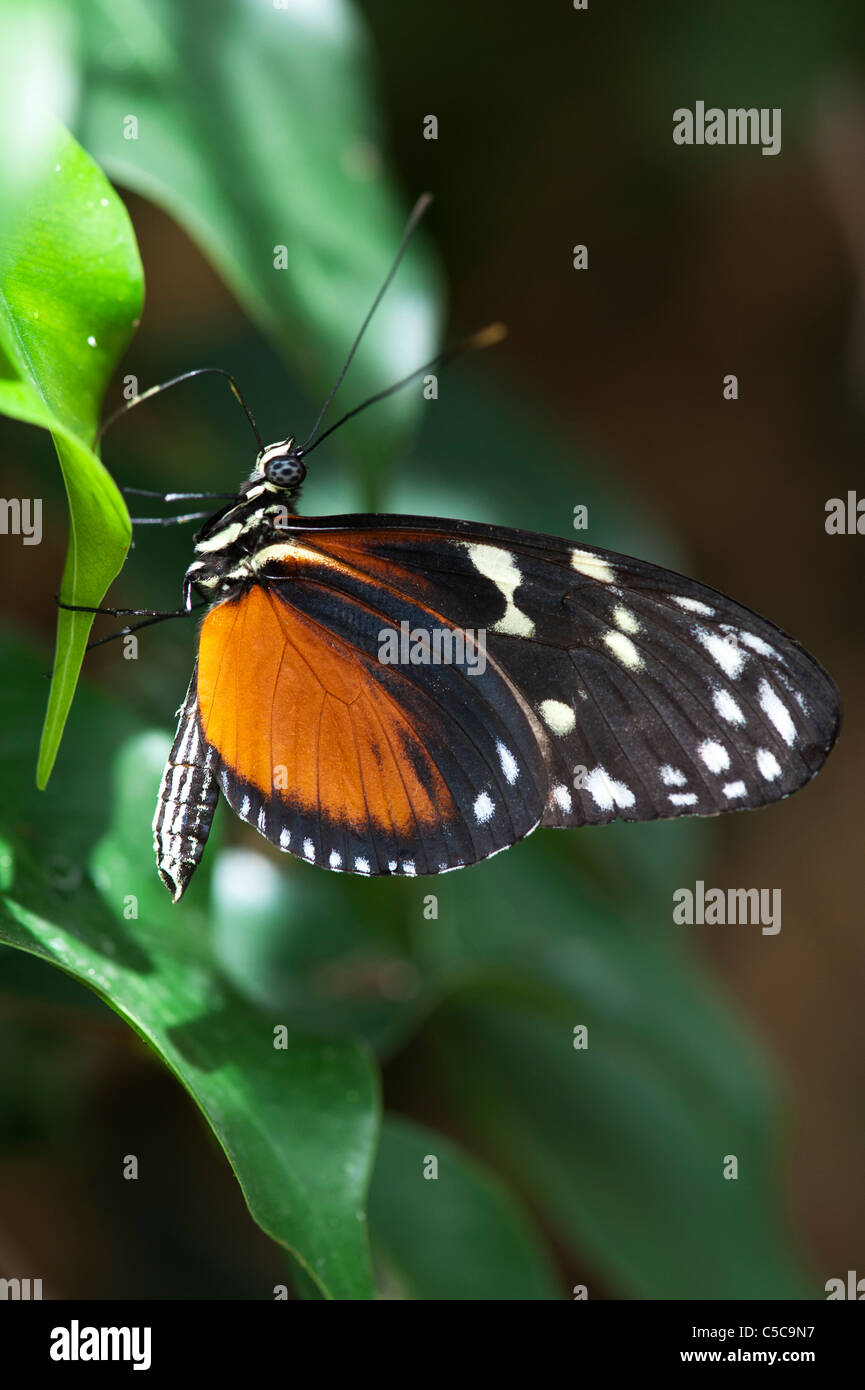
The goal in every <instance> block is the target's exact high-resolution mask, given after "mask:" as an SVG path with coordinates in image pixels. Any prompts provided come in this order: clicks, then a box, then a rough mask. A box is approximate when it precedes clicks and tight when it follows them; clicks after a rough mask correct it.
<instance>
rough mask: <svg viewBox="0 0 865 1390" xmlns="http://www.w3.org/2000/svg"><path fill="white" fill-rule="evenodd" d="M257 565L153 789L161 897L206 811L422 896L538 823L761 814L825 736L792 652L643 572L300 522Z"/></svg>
mask: <svg viewBox="0 0 865 1390" xmlns="http://www.w3.org/2000/svg"><path fill="white" fill-rule="evenodd" d="M255 558H256V564H257V568H256V570H255V572H254V578H251V579H250V582H249V583H248V584H247V585H246V586H245V587H244V588H243V589H242V591H241V592H240V593H239V594H238V595H237V596H235V597H233V598H230V599H229V600H227V601H224V602H221V603H219V604H217V605H216V606H215V607H214V608H213V609H211V610H210V612H209V613H208V614H207V616H206V617H205V619H204V622H203V624H202V628H201V634H200V640H199V650H198V662H197V670H196V674H195V677H194V679H193V684H192V686H191V687H190V692H189V696H188V698H187V703H186V705H185V706H184V711H183V715H182V718H181V726H180V729H179V731H178V738H177V741H176V743H175V749H174V750H173V753H172V759H173V763H172V761H170V762H169V767H168V769H166V781H165V782H164V783H163V793H162V797H161V801H160V809H159V810H158V811H157V821H156V822H155V828H156V830H157V854H158V857H159V858H160V867H161V871H162V872H163V877H165V878H166V882H168V883H169V886H170V887H171V888H172V891H174V892H175V896H179V892H177V891H176V890H177V888H178V886H179V891H180V892H182V891H183V887H184V886H185V881H188V876H189V874H191V872H192V869H193V868H194V862H193V859H194V860H195V862H197V857H200V847H201V846H202V845H203V839H202V837H201V831H202V829H203V828H204V825H205V822H207V823H208V824H209V815H210V814H212V810H209V807H210V803H211V801H212V800H213V799H214V798H215V796H216V794H217V788H218V789H219V790H221V791H222V793H223V794H224V795H225V797H226V799H227V800H228V802H229V804H230V805H231V806H232V807H233V809H234V810H235V811H236V812H237V814H238V815H239V816H240V817H241V818H242V819H243V820H246V821H248V822H250V823H251V824H253V825H255V826H256V827H257V828H258V829H259V830H260V831H261V833H262V834H263V835H265V836H266V837H267V838H268V839H269V840H271V841H272V842H273V843H274V844H275V845H278V846H279V847H280V848H281V849H285V850H288V851H289V852H290V853H293V854H296V855H298V856H300V857H301V858H304V859H306V860H308V861H309V862H312V863H316V864H319V865H324V866H325V867H329V868H331V869H336V870H342V871H348V872H354V873H361V874H388V873H401V874H435V873H441V872H444V871H446V870H448V869H452V868H457V867H460V866H462V865H468V864H473V863H476V862H477V861H479V860H481V859H485V858H487V857H488V856H490V855H491V854H494V853H496V852H497V851H498V850H500V849H503V848H505V847H506V846H507V845H511V844H513V843H514V842H515V841H517V840H519V839H521V838H522V837H523V836H525V835H527V834H528V833H529V832H530V831H531V830H532V829H534V828H535V826H537V825H539V824H544V825H553V826H567V825H586V824H592V823H595V824H597V823H603V822H606V821H609V820H612V819H614V818H616V817H620V818H622V819H627V820H651V819H658V818H662V817H669V816H677V815H711V814H715V813H717V812H719V811H723V810H735V809H741V808H746V807H754V806H760V805H764V804H766V803H767V802H769V801H774V800H777V799H779V798H781V797H783V796H786V795H789V793H790V792H792V791H794V790H795V789H796V788H797V787H799V786H801V785H802V784H803V783H804V782H806V781H807V780H808V779H809V778H810V777H812V776H813V775H814V773H815V772H816V771H817V769H818V768H819V767H820V765H821V764H822V762H823V760H824V758H825V756H826V754H827V752H828V750H829V749H830V748H831V746H832V743H833V742H834V739H835V736H836V733H837V727H838V719H839V704H838V697H837V691H836V690H835V687H834V685H833V684H832V682H831V680H830V679H829V677H828V676H827V675H826V673H825V672H824V671H823V670H822V668H821V667H820V666H819V664H818V663H817V662H816V661H815V660H814V659H813V658H812V657H811V656H809V655H808V653H806V652H805V651H804V650H803V649H802V648H801V647H800V646H799V645H798V644H797V643H796V642H794V641H793V640H792V639H791V638H789V637H787V636H786V635H785V634H784V633H783V632H781V631H780V629H778V628H776V627H775V626H774V625H772V624H770V623H768V622H766V621H765V620H764V619H762V618H759V617H758V616H757V615H756V614H754V613H751V612H750V611H749V610H748V609H746V608H743V607H742V606H741V605H739V604H736V603H734V602H733V601H732V600H730V599H728V598H726V597H724V596H723V595H721V594H719V593H717V592H716V591H714V590H712V589H708V588H706V587H705V586H703V585H700V584H696V583H695V582H694V581H693V580H689V579H685V578H683V577H682V576H680V575H677V574H673V573H672V572H670V571H667V570H662V569H659V568H658V567H656V566H653V565H649V564H646V563H644V562H642V561H638V560H632V559H629V558H627V557H624V556H620V555H615V554H613V553H611V552H608V551H603V550H597V549H594V548H590V547H574V546H573V545H571V544H569V543H568V542H566V541H564V540H559V539H557V538H554V537H548V536H540V535H535V534H533V533H530V532H521V531H511V530H505V529H501V528H495V527H489V526H479V525H474V524H471V523H466V522H456V521H440V520H434V519H430V518H420V517H386V518H385V517H372V516H371V517H329V518H328V517H325V518H318V519H315V518H302V519H298V521H297V523H296V524H295V525H292V527H291V528H290V529H289V530H288V531H287V532H286V534H285V540H284V541H281V542H280V544H278V545H271V546H269V547H268V548H267V550H266V551H262V552H261V553H260V554H259V555H258V556H257V557H255ZM448 634H450V637H448ZM460 639H461V640H460ZM394 655H395V657H396V659H395V660H394ZM383 656H384V657H385V659H384V660H383V659H382V657H383ZM437 658H438V659H437ZM199 803H202V804H203V806H204V809H203V811H202V812H201V814H200V815H199V814H198V812H197V809H196V808H197V807H198V805H199ZM184 836H186V840H184ZM205 838H206V832H205ZM190 844H191V846H192V847H191V849H190ZM178 865H180V868H179V869H178ZM184 865H188V866H189V867H188V872H187V869H186V868H185V867H183V866H184ZM180 879H184V882H183V883H180Z"/></svg>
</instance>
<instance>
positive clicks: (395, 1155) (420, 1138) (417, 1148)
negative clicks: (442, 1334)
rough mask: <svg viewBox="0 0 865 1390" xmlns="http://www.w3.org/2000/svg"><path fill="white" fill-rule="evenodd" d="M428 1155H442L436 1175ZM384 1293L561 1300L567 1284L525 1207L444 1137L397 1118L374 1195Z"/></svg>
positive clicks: (388, 1132)
mask: <svg viewBox="0 0 865 1390" xmlns="http://www.w3.org/2000/svg"><path fill="white" fill-rule="evenodd" d="M430 1159H435V1161H436V1170H435V1176H427V1175H426V1174H427V1172H430V1173H431V1171H432V1170H431V1167H430ZM369 1203H370V1205H369V1215H370V1228H371V1234H372V1242H373V1250H374V1251H375V1254H376V1262H377V1264H378V1266H379V1268H380V1270H381V1277H382V1280H383V1283H384V1291H385V1293H387V1292H388V1291H389V1290H393V1291H394V1292H395V1293H398V1294H399V1295H402V1296H405V1297H409V1298H422V1299H447V1300H454V1299H466V1300H474V1299H520V1300H524V1299H557V1298H560V1297H561V1288H560V1287H559V1285H558V1284H557V1282H556V1279H555V1277H554V1275H553V1272H552V1269H551V1267H550V1261H549V1259H548V1257H547V1255H546V1253H545V1251H544V1249H543V1247H542V1245H541V1244H540V1242H539V1241H538V1239H537V1237H536V1236H535V1234H534V1233H533V1231H532V1228H531V1225H530V1224H529V1221H528V1219H527V1218H526V1216H525V1214H524V1213H523V1212H522V1211H521V1210H520V1207H519V1204H518V1203H517V1202H516V1201H515V1199H514V1197H513V1196H512V1195H511V1193H509V1192H508V1191H507V1189H506V1188H505V1187H504V1185H503V1184H502V1183H501V1182H500V1181H499V1179H497V1178H495V1177H493V1175H492V1174H491V1173H489V1172H488V1171H486V1170H485V1169H484V1168H483V1166H482V1165H481V1164H479V1163H478V1162H477V1161H476V1160H473V1159H472V1160H469V1159H468V1158H467V1157H466V1155H465V1154H463V1153H462V1152H461V1150H460V1149H459V1148H457V1146H456V1145H455V1144H453V1143H451V1142H450V1140H447V1139H444V1138H443V1137H442V1135H440V1134H436V1133H434V1132H433V1131H432V1130H429V1129H425V1128H423V1127H422V1126H420V1125H417V1124H413V1123H410V1122H409V1121H408V1120H404V1119H400V1118H398V1117H395V1116H393V1115H389V1116H387V1117H386V1118H385V1120H384V1123H383V1126H382V1135H381V1147H380V1149H379V1154H378V1159H377V1160H376V1166H375V1174H374V1177H373V1183H372V1187H371V1189H370V1197H369Z"/></svg>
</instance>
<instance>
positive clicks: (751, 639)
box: [739, 632, 780, 659]
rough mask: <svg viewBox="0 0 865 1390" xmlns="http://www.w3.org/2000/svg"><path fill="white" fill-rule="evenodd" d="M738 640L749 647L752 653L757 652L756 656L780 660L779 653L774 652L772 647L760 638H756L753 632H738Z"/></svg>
mask: <svg viewBox="0 0 865 1390" xmlns="http://www.w3.org/2000/svg"><path fill="white" fill-rule="evenodd" d="M739 640H740V641H741V642H744V643H745V646H746V647H750V648H751V651H752V652H757V654H758V656H777V657H778V658H779V659H780V652H776V650H775V648H774V647H770V646H769V643H768V642H764V641H763V639H762V637H758V636H757V634H756V633H755V632H740V633H739Z"/></svg>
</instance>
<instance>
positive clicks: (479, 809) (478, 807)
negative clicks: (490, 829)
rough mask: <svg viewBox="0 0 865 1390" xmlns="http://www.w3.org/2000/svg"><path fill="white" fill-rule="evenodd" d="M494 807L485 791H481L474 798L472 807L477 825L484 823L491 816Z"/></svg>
mask: <svg viewBox="0 0 865 1390" xmlns="http://www.w3.org/2000/svg"><path fill="white" fill-rule="evenodd" d="M495 809H496V808H495V803H494V802H493V801H491V799H490V797H489V796H488V795H487V793H486V792H481V794H480V796H478V797H477V798H476V799H475V804H474V807H473V810H474V813H475V820H476V821H477V823H478V825H485V824H486V822H487V821H488V820H490V819H491V818H492V815H493V812H494V811H495Z"/></svg>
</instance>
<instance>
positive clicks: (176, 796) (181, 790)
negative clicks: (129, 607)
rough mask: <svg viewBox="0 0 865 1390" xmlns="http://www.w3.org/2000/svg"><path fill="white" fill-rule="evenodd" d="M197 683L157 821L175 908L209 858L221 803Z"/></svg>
mask: <svg viewBox="0 0 865 1390" xmlns="http://www.w3.org/2000/svg"><path fill="white" fill-rule="evenodd" d="M196 683H197V674H196V673H195V672H193V676H192V682H191V684H190V687H189V692H188V694H187V696H186V700H185V701H184V704H183V708H182V709H181V711H180V722H179V724H178V727H177V735H176V737H175V740H174V743H173V744H172V747H171V752H170V753H169V755H168V761H167V763H166V764H165V771H164V772H163V774H162V783H161V785H160V788H159V796H158V798H157V802H156V814H155V815H154V817H153V847H154V850H155V851H156V864H157V868H158V870H159V876H160V878H161V879H162V882H163V883H164V884H165V886H166V888H167V889H168V891H169V892H170V894H171V896H172V898H173V899H174V901H175V902H178V901H179V899H180V898H181V897H182V896H183V893H184V890H185V888H186V886H187V884H188V883H189V880H190V879H191V877H192V875H193V873H194V872H195V870H196V867H197V866H198V863H199V861H200V860H201V856H202V854H203V853H204V846H205V845H206V844H207V837H208V835H209V834H210V826H211V822H212V820H213V813H214V811H215V809H216V803H217V801H218V799H219V787H218V785H217V781H216V770H215V766H214V762H215V755H214V752H213V749H212V748H209V747H208V745H207V744H206V743H205V741H204V739H203V737H202V733H201V726H200V720H199V715H198V700H197V694H196Z"/></svg>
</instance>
